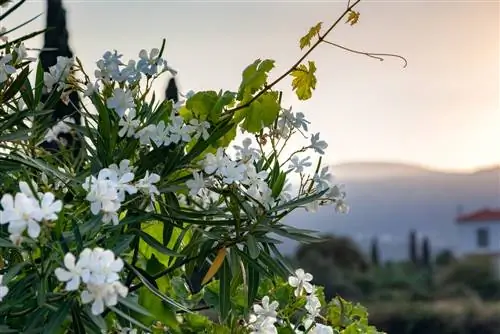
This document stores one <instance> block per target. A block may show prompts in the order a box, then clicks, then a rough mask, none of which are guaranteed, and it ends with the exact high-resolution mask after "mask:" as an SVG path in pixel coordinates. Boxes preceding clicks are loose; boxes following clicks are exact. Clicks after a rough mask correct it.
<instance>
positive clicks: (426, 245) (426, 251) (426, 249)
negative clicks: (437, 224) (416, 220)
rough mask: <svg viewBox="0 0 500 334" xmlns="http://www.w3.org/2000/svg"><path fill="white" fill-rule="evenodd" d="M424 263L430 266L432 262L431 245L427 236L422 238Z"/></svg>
mask: <svg viewBox="0 0 500 334" xmlns="http://www.w3.org/2000/svg"><path fill="white" fill-rule="evenodd" d="M422 264H423V265H424V266H425V267H429V266H430V264H431V246H430V241H429V238H427V237H425V238H424V240H422Z"/></svg>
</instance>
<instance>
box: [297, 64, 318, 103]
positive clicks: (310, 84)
mask: <svg viewBox="0 0 500 334" xmlns="http://www.w3.org/2000/svg"><path fill="white" fill-rule="evenodd" d="M315 72H316V65H315V64H314V62H313V61H309V67H307V66H306V65H304V64H301V65H299V66H298V67H297V68H296V69H295V70H293V71H292V72H291V73H290V75H291V76H292V77H293V81H292V88H293V90H294V91H295V93H296V94H297V97H298V98H299V100H307V99H310V98H311V96H312V91H313V90H314V89H316V82H317V80H316V76H315V75H314V73H315Z"/></svg>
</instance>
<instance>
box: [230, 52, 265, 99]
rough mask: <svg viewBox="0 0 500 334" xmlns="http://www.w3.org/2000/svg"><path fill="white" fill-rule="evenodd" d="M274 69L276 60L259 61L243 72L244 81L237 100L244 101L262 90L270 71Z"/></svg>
mask: <svg viewBox="0 0 500 334" xmlns="http://www.w3.org/2000/svg"><path fill="white" fill-rule="evenodd" d="M273 68H274V60H271V59H265V60H260V59H257V60H256V61H254V62H253V64H251V65H249V66H247V68H245V70H244V71H243V80H242V82H241V84H240V88H239V90H238V95H237V99H238V100H240V101H243V100H245V99H248V98H250V97H251V96H252V95H253V94H254V93H255V92H257V91H258V90H260V89H261V88H262V87H264V85H265V84H266V81H267V76H268V73H269V71H271V70H272V69H273Z"/></svg>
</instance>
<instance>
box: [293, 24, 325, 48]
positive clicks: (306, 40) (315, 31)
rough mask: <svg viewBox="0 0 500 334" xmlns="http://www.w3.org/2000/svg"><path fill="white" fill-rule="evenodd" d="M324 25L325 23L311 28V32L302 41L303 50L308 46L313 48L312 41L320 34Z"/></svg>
mask: <svg viewBox="0 0 500 334" xmlns="http://www.w3.org/2000/svg"><path fill="white" fill-rule="evenodd" d="M322 24H323V22H318V23H317V24H316V25H315V26H313V27H311V28H310V29H309V32H308V33H307V34H305V35H304V36H303V37H302V38H301V39H300V43H299V45H300V49H301V50H302V49H303V48H305V47H306V46H311V39H313V38H314V37H315V36H317V35H318V34H319V32H320V30H321V25H322Z"/></svg>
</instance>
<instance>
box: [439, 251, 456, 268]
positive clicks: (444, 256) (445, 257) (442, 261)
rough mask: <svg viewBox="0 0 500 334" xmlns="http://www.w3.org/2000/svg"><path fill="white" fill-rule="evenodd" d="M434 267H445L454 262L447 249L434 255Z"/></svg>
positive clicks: (451, 254)
mask: <svg viewBox="0 0 500 334" xmlns="http://www.w3.org/2000/svg"><path fill="white" fill-rule="evenodd" d="M435 261H436V265H438V266H446V265H449V264H452V263H453V262H455V256H454V255H453V252H452V251H451V250H449V249H445V250H442V251H440V252H439V253H437V254H436V259H435Z"/></svg>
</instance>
